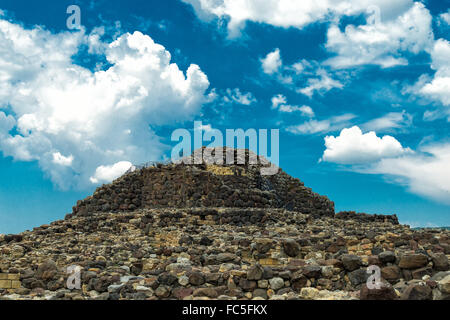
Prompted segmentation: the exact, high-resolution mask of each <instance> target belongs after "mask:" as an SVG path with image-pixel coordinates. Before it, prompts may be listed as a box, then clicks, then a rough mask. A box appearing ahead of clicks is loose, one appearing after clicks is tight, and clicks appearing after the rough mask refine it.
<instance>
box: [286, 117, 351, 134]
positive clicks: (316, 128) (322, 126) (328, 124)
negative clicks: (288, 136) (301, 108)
mask: <svg viewBox="0 0 450 320" xmlns="http://www.w3.org/2000/svg"><path fill="white" fill-rule="evenodd" d="M354 118H356V116H355V115H354V114H351V113H346V114H343V115H339V116H334V117H331V118H329V119H324V120H316V119H311V120H308V121H306V122H304V123H302V124H299V125H295V126H290V127H288V128H287V129H286V130H287V131H288V132H291V133H293V134H316V133H326V132H331V131H336V130H340V129H342V128H344V127H346V126H348V125H349V121H350V120H352V119H354Z"/></svg>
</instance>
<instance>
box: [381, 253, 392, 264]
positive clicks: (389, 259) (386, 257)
mask: <svg viewBox="0 0 450 320" xmlns="http://www.w3.org/2000/svg"><path fill="white" fill-rule="evenodd" d="M378 259H380V261H381V262H382V263H388V262H390V263H393V262H395V253H394V252H392V251H383V252H381V253H380V254H378Z"/></svg>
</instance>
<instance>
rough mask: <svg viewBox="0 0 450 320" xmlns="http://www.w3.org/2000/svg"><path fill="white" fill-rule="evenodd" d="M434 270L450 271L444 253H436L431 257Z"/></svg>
mask: <svg viewBox="0 0 450 320" xmlns="http://www.w3.org/2000/svg"><path fill="white" fill-rule="evenodd" d="M431 260H432V261H433V268H434V269H435V270H438V271H446V270H448V269H449V262H448V258H447V256H446V255H445V254H444V253H435V254H433V255H432V256H431Z"/></svg>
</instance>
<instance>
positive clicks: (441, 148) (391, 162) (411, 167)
mask: <svg viewBox="0 0 450 320" xmlns="http://www.w3.org/2000/svg"><path fill="white" fill-rule="evenodd" d="M419 151H420V152H417V153H415V154H407V155H404V156H401V157H399V158H391V159H382V160H381V161H379V162H378V163H376V164H374V165H373V166H371V167H370V168H367V169H366V170H365V172H367V173H373V174H383V175H387V176H390V177H393V178H394V180H393V181H394V182H397V183H400V184H403V185H406V186H407V187H408V188H409V190H410V191H411V192H413V193H415V194H418V195H422V196H425V197H428V198H431V199H434V200H436V201H439V202H443V203H446V204H450V166H449V163H450V143H440V144H432V145H426V146H424V147H422V148H421V149H420V150H419Z"/></svg>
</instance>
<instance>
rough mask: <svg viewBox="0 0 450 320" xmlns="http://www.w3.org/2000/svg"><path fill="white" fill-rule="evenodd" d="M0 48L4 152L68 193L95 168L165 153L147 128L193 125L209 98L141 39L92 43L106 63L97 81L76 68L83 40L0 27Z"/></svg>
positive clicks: (198, 78) (194, 74)
mask: <svg viewBox="0 0 450 320" xmlns="http://www.w3.org/2000/svg"><path fill="white" fill-rule="evenodd" d="M97 33H98V34H100V33H101V32H100V33H99V32H97ZM0 42H1V43H2V44H3V45H2V46H1V47H0V83H1V85H0V110H1V109H3V110H5V112H6V113H7V114H10V116H8V117H6V115H5V113H3V112H0V150H1V151H2V152H3V154H4V155H5V156H12V157H13V158H14V159H15V160H19V161H32V160H35V161H38V162H39V165H40V167H41V168H42V170H43V171H44V172H45V173H46V174H47V175H49V176H50V178H51V179H52V181H53V182H54V183H55V184H57V185H58V186H60V187H61V188H64V189H67V188H84V187H86V186H87V185H89V180H90V179H89V178H90V177H92V176H93V175H94V172H95V171H96V168H98V167H100V166H108V165H112V164H114V163H118V162H120V161H129V162H134V163H143V162H147V161H149V160H157V159H160V157H161V156H162V153H163V149H164V148H165V146H164V145H163V144H162V143H161V142H160V141H159V140H160V138H159V137H158V136H157V135H156V134H155V133H154V132H153V131H152V130H151V129H150V128H149V125H150V126H153V125H163V124H164V125H167V124H173V123H175V122H177V121H185V120H188V119H191V118H192V117H193V116H194V115H195V114H197V113H198V112H199V111H200V109H201V106H202V104H203V103H204V102H205V101H207V99H208V97H207V96H205V92H206V90H207V89H208V87H209V81H208V78H207V76H206V75H205V74H204V73H203V72H202V71H201V70H200V68H199V67H198V66H197V65H194V64H192V65H191V66H190V67H189V68H188V69H187V71H186V74H184V73H183V71H181V70H180V69H179V68H178V66H177V65H176V64H174V63H171V62H170V60H171V56H170V53H169V52H168V51H167V50H165V48H164V47H163V46H161V45H159V44H156V43H155V42H154V41H153V40H152V39H151V38H150V37H149V36H146V35H144V34H142V33H140V32H135V33H133V34H123V35H122V36H120V37H118V38H117V39H116V40H115V41H113V42H111V43H103V42H101V40H100V39H96V40H95V41H94V44H95V46H94V47H95V48H97V51H96V52H99V51H100V52H101V51H103V52H104V55H105V58H106V60H107V61H108V62H109V64H110V67H108V69H106V70H99V71H96V72H92V71H90V70H88V69H86V68H83V67H81V66H79V65H76V64H74V63H73V61H72V56H74V55H75V54H77V53H78V50H79V47H80V46H81V45H83V44H88V45H89V44H90V43H91V44H92V39H91V40H89V35H85V34H84V32H83V31H81V32H75V33H74V32H63V33H58V34H53V33H51V32H49V31H46V30H44V29H42V28H40V27H35V28H34V29H31V30H29V29H24V28H23V27H22V26H20V25H18V24H14V23H11V22H8V21H6V20H2V19H0ZM12 129H13V130H12ZM55 154H56V155H58V154H59V155H61V157H60V156H54V155H55ZM70 156H72V158H70ZM63 157H64V158H63ZM65 157H68V159H65ZM63 159H65V160H63ZM69 159H70V162H71V163H70V165H68V164H69ZM55 160H56V162H60V163H61V162H63V163H66V164H67V165H60V164H55ZM94 177H95V176H94ZM99 181H100V180H99Z"/></svg>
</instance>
